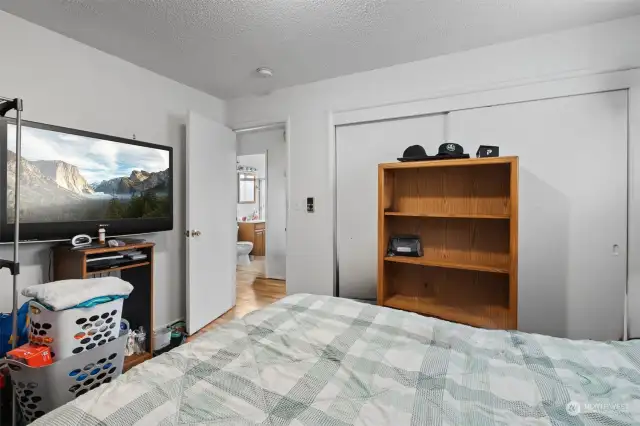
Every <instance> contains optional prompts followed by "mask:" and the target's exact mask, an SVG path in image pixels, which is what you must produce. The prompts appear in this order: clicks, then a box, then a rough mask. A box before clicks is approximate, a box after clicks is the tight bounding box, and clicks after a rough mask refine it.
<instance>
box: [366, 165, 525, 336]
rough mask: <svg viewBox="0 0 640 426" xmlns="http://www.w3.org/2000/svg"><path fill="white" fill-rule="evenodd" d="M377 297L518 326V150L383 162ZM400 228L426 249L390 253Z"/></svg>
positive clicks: (450, 316)
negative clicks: (508, 154)
mask: <svg viewBox="0 0 640 426" xmlns="http://www.w3.org/2000/svg"><path fill="white" fill-rule="evenodd" d="M378 172H379V174H378V203H379V205H378V251H379V253H378V304H380V305H383V306H388V307H392V308H396V309H403V310H407V311H412V312H417V313H420V314H423V315H430V316H434V317H439V318H442V319H445V320H449V321H454V322H459V323H464V324H468V325H472V326H477V327H486V328H497V329H517V323H518V320H517V319H518V312H517V309H518V307H517V305H518V303H517V301H518V276H517V275H518V158H517V157H498V158H486V159H462V160H440V161H423V162H412V163H389V164H381V165H380V166H379V170H378ZM394 235H416V236H419V237H420V241H421V243H422V247H423V251H424V255H423V256H422V257H403V256H393V257H389V256H387V245H388V242H389V238H390V237H391V236H394Z"/></svg>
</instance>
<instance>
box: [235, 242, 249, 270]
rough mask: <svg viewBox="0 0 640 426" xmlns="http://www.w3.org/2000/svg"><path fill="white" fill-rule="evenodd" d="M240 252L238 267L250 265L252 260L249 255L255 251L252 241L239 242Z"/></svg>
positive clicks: (238, 248) (238, 250) (237, 244)
mask: <svg viewBox="0 0 640 426" xmlns="http://www.w3.org/2000/svg"><path fill="white" fill-rule="evenodd" d="M236 246H237V252H238V261H237V264H238V265H249V264H250V263H251V259H249V253H251V250H253V243H252V242H250V241H238V242H237V243H236Z"/></svg>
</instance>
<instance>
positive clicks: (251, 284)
mask: <svg viewBox="0 0 640 426" xmlns="http://www.w3.org/2000/svg"><path fill="white" fill-rule="evenodd" d="M285 295H286V292H285V282H284V281H280V280H271V279H268V278H264V258H259V257H258V258H255V259H254V260H253V261H252V262H251V265H247V266H239V267H238V268H237V271H236V306H235V307H233V308H232V309H231V310H229V311H227V312H226V313H225V314H224V315H222V316H221V317H220V318H218V319H216V320H215V321H213V322H211V323H209V324H207V325H206V326H204V328H203V329H202V330H200V331H198V332H197V333H195V334H194V335H193V336H191V337H189V338H188V339H187V340H192V339H195V338H197V337H198V336H199V335H201V334H202V333H206V332H207V331H209V330H212V329H214V328H215V327H217V326H219V325H222V324H225V323H227V322H229V321H231V320H233V319H236V318H242V317H243V316H245V315H246V314H248V313H249V312H253V311H255V310H256V309H260V308H262V307H264V306H267V305H270V304H271V303H273V302H275V301H277V300H280V299H282V298H283V297H284V296H285Z"/></svg>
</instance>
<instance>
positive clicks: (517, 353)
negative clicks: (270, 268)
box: [34, 294, 640, 426]
mask: <svg viewBox="0 0 640 426" xmlns="http://www.w3.org/2000/svg"><path fill="white" fill-rule="evenodd" d="M187 423H188V424H208V425H209V424H224V425H253V424H265V425H285V424H291V425H431V424H433V425H440V424H442V425H476V424H478V425H498V424H499V425H515V424H532V425H533V424H535V425H547V424H575V425H582V424H607V425H631V424H638V423H640V343H636V342H633V341H631V342H613V343H600V342H592V341H571V340H566V339H558V338H552V337H546V336H541V335H535V334H526V333H521V332H505V331H488V330H481V329H476V328H472V327H467V326H463V325H459V324H454V323H450V322H446V321H441V320H438V319H434V318H426V317H422V316H419V315H416V314H411V313H406V312H401V311H397V310H393V309H388V308H382V307H378V306H372V305H367V304H363V303H359V302H354V301H351V300H345V299H338V298H333V297H324V296H313V295H307V294H300V295H294V296H289V297H286V298H284V299H282V300H280V301H279V302H276V303H274V304H273V305H270V306H268V307H266V308H264V309H261V310H259V311H256V312H253V313H251V314H249V315H247V316H245V317H244V318H243V319H240V320H235V321H232V322H230V323H227V324H225V325H223V326H220V327H218V328H216V329H215V330H213V331H211V332H209V333H206V334H204V335H203V336H202V337H200V338H198V339H196V340H195V341H193V342H191V343H189V344H186V345H184V346H181V347H179V348H177V349H175V350H173V351H171V352H169V353H166V354H164V355H161V356H159V357H157V358H154V359H153V360H150V361H147V362H145V363H144V364H141V365H140V366H138V367H135V368H134V369H132V370H131V371H129V372H128V373H127V374H125V375H123V376H121V377H120V378H118V379H117V380H115V381H114V382H112V383H110V384H108V385H105V386H101V387H100V388H98V389H96V390H94V391H92V392H89V393H88V394H86V395H83V396H81V397H79V398H77V399H76V400H74V401H73V402H71V403H69V404H66V405H65V406H63V407H60V408H58V409H57V410H55V411H53V412H51V413H49V414H48V415H46V416H44V417H42V418H41V419H39V420H38V421H36V422H35V423H34V424H36V425H47V426H53V425H65V426H71V425H97V424H100V425H133V424H135V425H176V424H187Z"/></svg>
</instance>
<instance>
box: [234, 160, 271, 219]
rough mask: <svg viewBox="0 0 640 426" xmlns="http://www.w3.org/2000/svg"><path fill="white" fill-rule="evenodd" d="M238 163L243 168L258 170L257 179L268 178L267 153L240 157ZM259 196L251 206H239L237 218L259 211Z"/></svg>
mask: <svg viewBox="0 0 640 426" xmlns="http://www.w3.org/2000/svg"><path fill="white" fill-rule="evenodd" d="M238 161H239V162H240V164H241V165H243V166H249V167H255V168H256V169H258V171H257V172H256V178H258V179H264V178H265V177H266V176H267V167H266V151H265V153H264V154H253V155H239V156H238ZM259 207H260V206H259V205H258V196H257V193H256V202H255V203H251V204H238V208H237V215H236V217H237V218H238V220H240V219H241V218H242V217H245V216H250V215H251V214H252V213H253V211H254V210H259Z"/></svg>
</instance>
